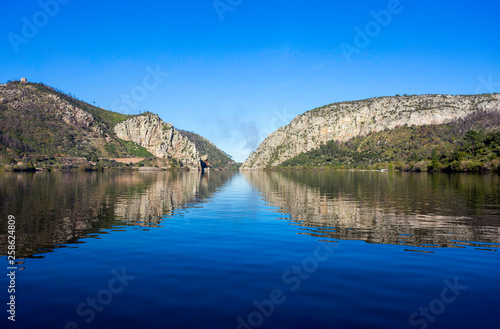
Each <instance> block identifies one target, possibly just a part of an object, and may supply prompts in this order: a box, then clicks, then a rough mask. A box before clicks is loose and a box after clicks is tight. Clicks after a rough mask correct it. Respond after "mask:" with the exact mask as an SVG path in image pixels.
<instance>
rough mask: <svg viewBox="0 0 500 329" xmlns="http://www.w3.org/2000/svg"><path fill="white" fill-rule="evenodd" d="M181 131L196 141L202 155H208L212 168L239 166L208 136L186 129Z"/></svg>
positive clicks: (233, 167) (234, 167)
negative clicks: (207, 137) (208, 138)
mask: <svg viewBox="0 0 500 329" xmlns="http://www.w3.org/2000/svg"><path fill="white" fill-rule="evenodd" d="M179 132H180V133H181V135H183V136H184V137H186V138H188V139H189V140H190V141H191V142H192V143H194V145H195V146H196V149H197V150H198V152H199V153H200V155H201V156H203V155H207V156H208V161H209V163H210V166H211V167H212V168H227V169H237V168H239V164H238V163H236V162H235V161H234V160H233V159H231V157H230V156H229V155H228V154H226V153H225V152H223V151H222V150H220V149H219V148H217V147H216V146H215V145H214V144H212V143H211V142H210V141H209V140H207V139H206V138H204V137H202V136H200V135H198V134H195V133H193V132H190V131H186V130H179Z"/></svg>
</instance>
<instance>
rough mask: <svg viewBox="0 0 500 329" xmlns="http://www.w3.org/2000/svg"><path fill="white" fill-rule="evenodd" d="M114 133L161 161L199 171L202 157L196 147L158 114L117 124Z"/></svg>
mask: <svg viewBox="0 0 500 329" xmlns="http://www.w3.org/2000/svg"><path fill="white" fill-rule="evenodd" d="M114 132H115V134H116V135H117V136H118V138H121V139H124V140H127V141H133V142H136V143H137V144H139V145H140V146H142V147H144V148H145V149H147V150H148V151H149V152H151V153H152V154H153V155H154V156H156V157H158V158H160V159H161V158H166V159H172V158H173V159H176V160H177V161H178V162H179V163H180V164H181V166H183V167H186V168H189V169H190V170H198V167H199V158H200V157H199V154H198V151H197V149H196V146H195V145H194V144H193V143H192V142H190V141H189V140H188V139H187V138H186V137H183V136H182V135H181V134H180V133H179V131H177V130H176V129H175V128H174V126H173V125H171V124H169V123H165V122H163V121H162V120H161V119H160V117H159V116H158V115H156V114H153V113H145V114H143V115H139V116H135V117H132V118H130V119H127V120H125V121H123V122H121V123H119V124H117V125H116V126H115V128H114Z"/></svg>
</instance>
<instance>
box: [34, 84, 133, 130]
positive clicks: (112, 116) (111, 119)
mask: <svg viewBox="0 0 500 329" xmlns="http://www.w3.org/2000/svg"><path fill="white" fill-rule="evenodd" d="M29 85H31V86H33V87H35V89H36V90H38V91H40V92H43V93H47V94H54V95H57V96H59V97H60V98H62V99H64V100H65V101H67V102H68V103H70V104H71V105H73V106H75V107H78V108H80V109H82V110H85V111H87V112H89V113H90V114H92V115H93V116H94V117H96V118H97V119H99V121H100V122H102V123H105V125H104V128H105V131H106V132H108V131H112V130H113V128H114V126H115V125H116V124H118V123H120V122H123V121H125V120H127V119H128V118H130V117H132V116H131V115H127V114H122V113H117V112H113V111H108V110H105V109H103V108H100V107H96V106H93V105H90V104H88V103H86V102H84V101H82V100H79V99H77V98H76V97H75V96H74V95H71V94H68V93H65V92H63V91H61V90H58V89H55V88H51V87H48V86H46V85H44V84H43V83H30V84H29Z"/></svg>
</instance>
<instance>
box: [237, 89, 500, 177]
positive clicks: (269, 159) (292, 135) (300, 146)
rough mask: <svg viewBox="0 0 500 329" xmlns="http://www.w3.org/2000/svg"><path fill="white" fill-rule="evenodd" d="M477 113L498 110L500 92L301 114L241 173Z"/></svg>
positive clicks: (385, 100) (371, 102) (376, 101)
mask: <svg viewBox="0 0 500 329" xmlns="http://www.w3.org/2000/svg"><path fill="white" fill-rule="evenodd" d="M475 111H487V112H493V111H494V112H500V94H484V95H468V96H461V95H456V96H451V95H417V96H395V97H377V98H371V99H366V100H360V101H353V102H343V103H333V104H330V105H326V106H323V107H320V108H317V109H314V110H311V111H308V112H306V113H304V114H301V115H298V116H297V117H295V118H294V119H293V120H292V122H290V123H289V124H288V125H286V126H284V127H281V128H279V129H278V130H276V131H275V132H273V133H272V134H270V135H269V136H268V137H267V138H266V139H265V140H264V141H263V142H262V143H261V144H260V145H259V147H258V148H257V150H256V151H255V152H253V153H252V154H250V156H249V157H248V159H247V160H246V161H245V162H244V163H243V165H242V166H241V170H258V169H263V168H266V167H274V166H277V165H279V164H280V163H282V162H283V161H285V160H287V159H290V158H292V157H294V156H296V155H298V154H300V153H302V152H306V151H309V150H311V149H314V148H317V147H319V146H320V144H321V143H326V142H327V141H330V140H336V141H339V142H345V141H347V140H349V139H351V138H353V137H358V136H365V135H367V134H369V133H371V132H378V131H382V130H384V129H394V128H396V127H398V126H402V125H405V124H407V125H410V126H411V125H415V126H420V125H428V124H444V123H448V122H451V121H453V120H456V119H461V118H464V117H466V116H468V115H470V114H472V113H474V112H475Z"/></svg>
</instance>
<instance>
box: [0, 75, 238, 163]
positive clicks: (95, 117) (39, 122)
mask: <svg viewBox="0 0 500 329" xmlns="http://www.w3.org/2000/svg"><path fill="white" fill-rule="evenodd" d="M205 154H207V155H208V157H209V161H210V163H211V165H213V167H215V168H234V166H237V164H236V163H235V162H234V161H233V160H231V158H230V157H229V156H228V155H227V154H225V153H224V152H223V151H222V150H220V149H218V148H217V147H216V146H215V145H214V144H213V143H211V142H210V141H209V140H207V139H206V138H203V137H202V136H200V135H198V134H195V133H193V132H185V131H182V130H178V129H175V128H174V127H173V126H172V125H171V124H169V123H165V122H163V121H162V120H161V119H160V117H159V116H158V115H156V114H152V113H149V112H147V113H144V114H141V115H135V116H134V115H126V114H121V113H116V112H112V111H107V110H105V109H103V108H99V107H96V106H93V105H90V104H88V103H86V102H84V101H81V100H78V99H76V98H75V97H74V96H72V95H68V94H65V93H63V92H60V91H58V90H56V89H54V88H51V87H48V86H46V85H44V84H41V83H21V82H19V81H11V82H8V83H6V84H0V165H3V162H6V164H10V163H12V162H14V163H15V162H17V161H20V160H21V159H23V161H24V159H27V160H26V161H28V162H29V161H33V162H36V161H38V160H39V158H43V157H44V156H46V157H72V158H77V157H78V158H82V159H83V160H82V161H83V162H85V161H86V159H95V158H100V159H102V158H104V159H107V158H125V159H128V158H139V159H141V158H143V159H144V158H148V159H149V158H151V157H152V155H154V156H155V157H156V158H158V160H157V159H153V160H152V161H154V163H155V164H159V165H161V166H164V167H173V168H179V167H181V168H185V169H190V170H197V169H198V168H199V161H200V155H205ZM35 158H36V159H35ZM5 159H7V160H5ZM34 159H35V160H34ZM37 159H38V160H37ZM3 160H5V161H3ZM148 161H149V160H148ZM125 162H126V161H125ZM126 163H128V162H126ZM50 165H52V164H50Z"/></svg>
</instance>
